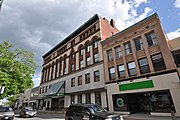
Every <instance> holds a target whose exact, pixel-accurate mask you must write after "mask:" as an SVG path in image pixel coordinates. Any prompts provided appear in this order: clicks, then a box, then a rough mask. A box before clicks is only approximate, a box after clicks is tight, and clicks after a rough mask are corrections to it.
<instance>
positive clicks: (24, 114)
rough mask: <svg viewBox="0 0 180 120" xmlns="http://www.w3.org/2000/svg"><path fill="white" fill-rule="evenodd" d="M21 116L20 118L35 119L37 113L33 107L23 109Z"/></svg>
mask: <svg viewBox="0 0 180 120" xmlns="http://www.w3.org/2000/svg"><path fill="white" fill-rule="evenodd" d="M19 114H20V117H34V116H37V111H36V110H33V108H32V107H23V108H22V109H21V110H20V113H19Z"/></svg>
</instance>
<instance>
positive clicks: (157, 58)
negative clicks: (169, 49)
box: [152, 54, 166, 71]
mask: <svg viewBox="0 0 180 120" xmlns="http://www.w3.org/2000/svg"><path fill="white" fill-rule="evenodd" d="M152 62H153V66H154V70H155V71H159V70H164V69H166V66H165V64H164V60H163V57H162V55H161V54H156V55H153V56H152Z"/></svg>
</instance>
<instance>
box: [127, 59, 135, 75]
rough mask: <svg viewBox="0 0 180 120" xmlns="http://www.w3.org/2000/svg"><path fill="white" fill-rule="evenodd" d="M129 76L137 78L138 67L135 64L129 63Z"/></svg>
mask: <svg viewBox="0 0 180 120" xmlns="http://www.w3.org/2000/svg"><path fill="white" fill-rule="evenodd" d="M128 71H129V76H136V65H135V62H129V63H128Z"/></svg>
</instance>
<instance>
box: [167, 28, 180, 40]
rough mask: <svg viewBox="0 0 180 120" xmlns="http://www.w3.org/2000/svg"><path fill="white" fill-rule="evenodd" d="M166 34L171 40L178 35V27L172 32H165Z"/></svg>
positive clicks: (179, 35)
mask: <svg viewBox="0 0 180 120" xmlns="http://www.w3.org/2000/svg"><path fill="white" fill-rule="evenodd" d="M166 35H167V36H168V39H169V40H172V39H174V38H177V37H180V29H177V30H176V31H174V32H170V33H167V34H166Z"/></svg>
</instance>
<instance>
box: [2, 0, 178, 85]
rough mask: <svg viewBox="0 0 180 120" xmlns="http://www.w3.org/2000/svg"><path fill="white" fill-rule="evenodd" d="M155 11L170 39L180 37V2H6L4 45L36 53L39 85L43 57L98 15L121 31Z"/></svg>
mask: <svg viewBox="0 0 180 120" xmlns="http://www.w3.org/2000/svg"><path fill="white" fill-rule="evenodd" d="M155 12H156V13H157V14H158V16H159V18H160V20H161V23H162V26H163V28H164V31H165V33H166V35H167V36H168V38H169V39H173V38H176V37H180V0H4V2H3V4H2V8H1V12H0V43H2V42H3V41H4V40H9V42H10V43H11V44H14V45H15V47H17V48H23V49H26V50H31V51H32V52H33V53H34V54H35V59H34V60H35V62H37V63H38V65H39V66H40V67H39V68H38V69H37V70H36V74H35V76H34V77H33V81H34V84H35V86H38V85H39V82H40V78H41V72H40V71H41V66H42V61H43V59H42V56H43V55H44V54H45V53H47V52H48V51H49V50H50V49H52V48H53V47H54V46H55V45H57V44H58V43H59V42H60V41H62V40H63V39H65V38H66V37H67V36H68V35H69V34H70V33H72V32H73V31H75V30H76V29H77V28H78V27H79V26H81V25H82V24H83V23H85V22H86V21H87V20H88V19H89V18H91V17H92V16H94V15H95V14H98V15H100V16H101V17H105V18H107V19H108V20H110V19H114V20H115V21H116V26H117V28H118V29H119V30H120V31H121V30H123V29H125V28H127V27H129V26H131V25H133V24H134V23H137V22H138V21H140V20H142V19H144V18H146V17H148V16H149V15H151V14H153V13H155Z"/></svg>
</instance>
